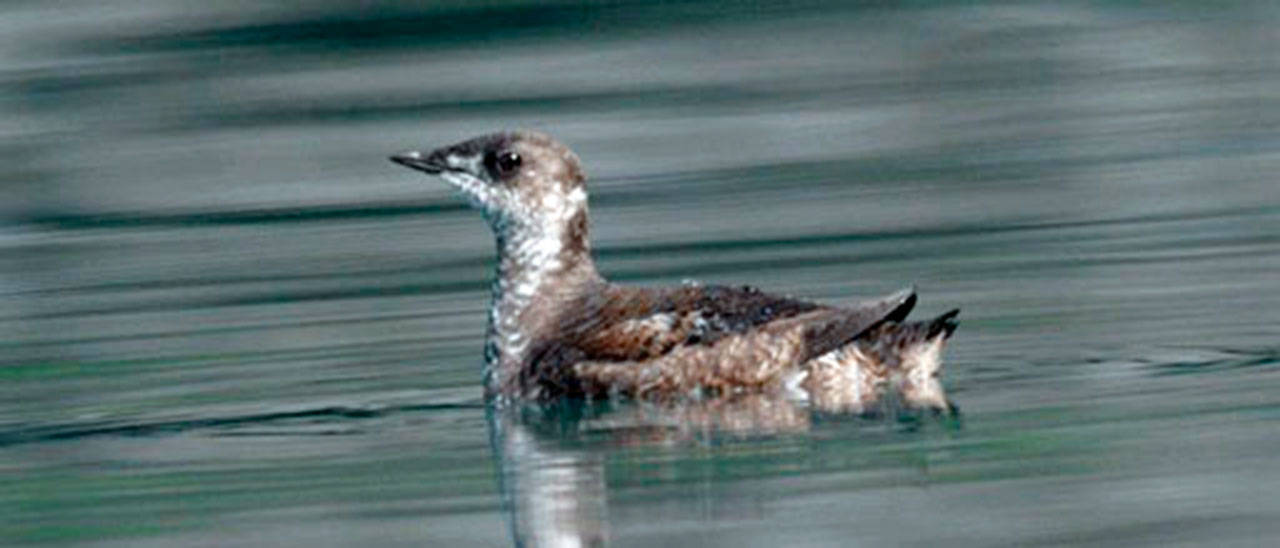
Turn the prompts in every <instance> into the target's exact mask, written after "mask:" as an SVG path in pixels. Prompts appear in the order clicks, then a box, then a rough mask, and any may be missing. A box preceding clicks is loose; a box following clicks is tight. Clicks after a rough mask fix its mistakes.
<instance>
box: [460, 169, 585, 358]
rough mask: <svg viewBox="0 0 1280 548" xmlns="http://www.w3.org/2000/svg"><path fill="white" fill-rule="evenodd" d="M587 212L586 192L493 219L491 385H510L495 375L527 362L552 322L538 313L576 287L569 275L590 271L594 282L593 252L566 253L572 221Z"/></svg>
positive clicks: (489, 338) (488, 355)
mask: <svg viewBox="0 0 1280 548" xmlns="http://www.w3.org/2000/svg"><path fill="white" fill-rule="evenodd" d="M585 210H586V192H585V191H583V190H581V189H577V190H574V191H573V192H571V193H570V194H569V195H568V196H564V197H560V196H558V195H555V196H551V195H549V197H544V198H543V200H542V203H540V204H537V205H536V206H534V207H529V208H520V209H516V210H515V211H505V212H503V213H502V214H497V215H488V217H489V221H490V224H491V226H492V228H493V230H494V233H495V236H496V238H497V247H498V264H497V272H496V273H495V274H496V276H495V279H494V282H493V286H492V293H493V295H492V299H493V300H492V303H491V305H490V308H489V329H488V336H487V337H486V341H485V366H486V377H487V378H488V381H489V382H500V383H501V382H506V379H495V378H493V375H495V373H496V372H497V371H513V370H516V368H514V367H511V365H515V364H518V363H520V362H521V361H522V360H523V359H524V357H525V355H526V353H527V352H528V351H529V350H530V344H531V342H532V340H531V339H532V338H534V337H535V336H536V334H537V333H538V332H540V331H541V330H542V329H543V328H544V325H542V324H543V323H545V322H547V321H550V320H551V318H549V317H547V316H546V315H545V314H537V313H534V311H535V310H536V309H538V308H539V305H550V304H552V303H554V302H556V301H558V300H560V298H561V297H562V296H563V295H561V294H560V293H559V292H558V291H557V290H558V289H560V288H561V287H562V284H566V283H568V284H569V286H572V285H573V282H574V281H575V279H573V278H572V276H567V273H568V272H569V271H570V270H573V269H575V268H577V267H581V266H584V265H585V266H586V267H587V268H588V269H589V275H590V276H591V277H594V276H595V270H594V266H592V265H591V259H590V257H589V252H587V253H588V256H586V257H579V256H574V255H572V254H570V253H566V250H565V244H566V241H565V239H566V232H567V231H568V230H569V224H570V221H571V219H573V217H574V216H575V215H577V214H578V213H579V212H585ZM535 219H536V220H535ZM586 249H587V248H586V247H583V249H582V250H583V251H584V252H586ZM504 364H506V365H507V366H505V367H504Z"/></svg>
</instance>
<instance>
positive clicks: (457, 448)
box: [0, 2, 1280, 546]
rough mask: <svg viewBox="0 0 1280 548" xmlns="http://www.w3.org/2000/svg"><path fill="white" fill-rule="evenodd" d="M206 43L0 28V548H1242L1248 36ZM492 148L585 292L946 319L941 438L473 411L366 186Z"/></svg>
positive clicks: (596, 414) (681, 12)
mask: <svg viewBox="0 0 1280 548" xmlns="http://www.w3.org/2000/svg"><path fill="white" fill-rule="evenodd" d="M219 6H222V7H219ZM219 6H214V7H209V6H204V5H197V4H186V3H171V2H129V3H114V4H112V3H107V4H102V3H79V4H56V5H46V4H43V3H36V2H16V3H11V4H9V5H7V6H6V7H4V8H0V10H2V13H4V17H2V18H0V28H2V29H3V32H0V36H3V38H2V39H0V43H3V47H2V48H0V55H3V58H4V61H5V63H4V67H5V68H4V69H3V71H2V72H0V80H2V81H3V86H0V102H3V104H4V105H5V112H6V114H7V116H6V121H7V122H8V123H6V124H4V128H3V129H2V130H0V159H2V160H3V161H0V174H2V175H3V180H4V181H5V182H6V184H5V185H3V188H2V189H0V198H2V199H0V365H2V367H0V471H2V472H3V475H4V477H5V478H6V482H5V483H6V487H5V488H4V489H3V490H0V544H6V545H72V544H80V545H100V546H173V545H195V546H215V545H288V546H294V545H300V544H308V545H317V546H350V545H356V544H361V543H363V544H366V545H376V546H399V545H405V546H419V545H441V546H444V545H509V544H511V543H512V542H513V541H517V540H518V541H522V542H527V543H530V544H533V543H536V542H539V541H550V540H568V539H572V538H580V539H583V540H586V541H593V540H604V541H607V542H609V543H611V544H616V545H622V546H652V545H659V544H665V545H695V544H696V545H726V546H742V545H759V546H775V545H850V544H858V545H873V546H874V545H892V546H901V545H917V544H918V545H924V544H936V543H938V542H947V543H949V544H951V545H962V546H983V545H1009V544H1018V545H1059V544H1090V545H1117V546H1120V545H1123V546H1131V545H1143V544H1147V545H1154V544H1159V545H1176V544H1186V545H1191V544H1197V545H1199V544H1207V543H1213V544H1215V545H1246V546H1250V545H1258V544H1259V543H1264V544H1265V543H1266V541H1267V539H1272V538H1276V537H1277V536H1280V525H1277V524H1278V523H1280V519H1277V518H1280V498H1277V497H1276V496H1275V492H1276V491H1277V488H1280V461H1277V459H1275V457H1274V455H1276V454H1277V453H1278V452H1280V438H1277V437H1276V436H1275V432H1276V431H1277V426H1280V366H1278V363H1280V358H1278V356H1280V343H1278V342H1277V341H1278V340H1280V337H1278V336H1280V318H1278V317H1277V314H1276V312H1275V310H1276V309H1277V306H1280V276H1276V272H1280V184H1278V183H1277V181H1276V175H1275V174H1276V173H1280V131H1277V127H1280V101H1277V95H1276V93H1275V90H1276V89H1280V56H1278V55H1277V54H1276V50H1275V47H1274V44H1275V39H1276V38H1277V36H1276V31H1275V29H1276V28H1280V26H1277V23H1280V12H1277V10H1276V9H1275V6H1273V5H1272V4H1271V3H1267V2H1237V3H1232V4H1231V5H1230V6H1229V7H1216V8H1214V9H1212V10H1209V9H1205V8H1200V7H1198V6H1195V5H1190V4H1187V5H1180V6H1176V7H1161V8H1159V9H1157V8H1156V7H1154V6H1149V7H1148V6H1137V5H1133V4H1130V3H1114V4H1113V3H1106V2H1095V3H1090V4H1086V5H1080V6H1071V7H1068V6H1060V5H1056V4H1052V3H1044V4H1028V5H1003V4H1001V5H987V6H978V5H970V4H967V3H929V4H927V5H926V4H920V5H914V6H910V7H903V8H874V9H870V8H849V7H842V6H832V5H825V4H823V3H820V2H802V3H799V4H796V5H790V6H788V7H786V8H762V7H759V6H755V5H749V4H745V3H742V4H738V3H732V4H711V3H701V2H688V3H684V4H682V5H681V6H679V8H678V9H673V8H671V7H670V6H666V7H664V8H653V7H648V6H645V5H626V4H620V5H609V6H607V7H595V8H584V7H579V6H569V5H565V6H556V7H540V6H533V5H525V4H518V3H517V4H513V5H509V6H503V5H490V6H488V7H483V8H477V7H468V6H467V5H465V4H461V3H459V4H452V3H446V4H441V5H438V6H436V7H430V8H421V7H416V6H415V5H409V4H407V3H406V4H399V3H394V2H375V3H362V4H361V5H360V6H361V7H359V8H353V7H350V6H346V5H342V4H339V3H325V2H319V3H312V4H310V5H309V6H308V7H305V8H299V7H296V6H291V7H289V8H287V9H285V8H276V7H262V6H258V5H257V4H252V5H249V4H238V3H237V4H226V5H225V6H223V5H219ZM514 127H530V128H536V129H540V130H543V131H546V132H549V133H552V134H554V135H556V136H557V137H559V138H560V139H562V140H563V141H565V142H566V143H568V144H570V145H571V146H572V147H574V149H575V150H577V152H578V153H579V155H580V156H581V157H582V158H583V160H584V162H585V164H586V168H587V171H588V173H589V174H590V175H591V176H592V179H591V183H590V184H591V190H592V213H593V234H594V236H595V239H596V249H597V251H598V254H599V261H598V262H599V264H600V266H601V269H602V270H603V271H604V272H605V273H606V274H607V275H608V276H610V277H612V278H614V279H617V280H621V281H625V282H628V283H642V284H666V283H679V281H681V280H683V279H687V278H694V279H699V280H703V281H706V282H710V283H752V284H755V285H759V286H761V287H764V288H766V289H769V290H772V291H777V292H780V293H790V294H794V295H802V296H806V297H810V298H814V299H820V300H824V301H828V302H847V301H851V300H855V299H858V298H862V297H868V296H872V295H878V294H883V293H887V292H890V291H893V290H895V289H898V288H900V287H902V286H905V285H907V284H911V283H915V284H918V286H919V287H920V292H921V298H922V300H921V305H920V313H921V314H935V313H939V312H942V311H944V310H948V309H950V308H953V307H960V308H962V309H963V313H962V316H961V327H960V330H959V331H958V332H957V334H956V337H955V339H954V341H953V344H952V345H951V347H950V348H949V350H948V360H949V361H948V372H947V385H948V387H949V390H950V395H951V397H952V398H953V399H954V400H955V402H956V403H957V404H958V406H959V407H960V410H961V416H960V417H959V418H958V419H955V420H945V419H936V418H930V417H911V416H902V417H893V416H891V417H880V418H859V417H845V416H829V415H819V416H813V415H812V414H810V413H807V412H805V411H804V410H802V409H801V410H795V409H790V408H786V407H761V406H762V405H767V404H760V405H756V406H754V407H750V406H749V407H747V408H746V410H742V409H730V410H724V409H684V410H681V411H680V412H676V413H673V412H671V411H670V410H664V409H658V408H653V407H651V406H644V405H635V404H626V403H616V404H613V405H605V406H599V407H590V408H585V409H583V408H572V407H570V408H563V409H562V408H554V409H544V410H522V411H519V412H511V413H494V412H492V410H489V409H486V407H485V406H484V404H483V401H482V400H481V398H480V388H479V361H480V348H481V338H482V334H483V325H484V318H485V306H486V301H487V295H486V291H487V280H488V276H489V274H490V269H491V268H492V254H493V244H492V241H491V239H490V238H491V237H490V235H489V233H488V231H487V228H486V227H485V226H484V224H483V223H482V222H481V221H480V220H479V216H478V215H476V214H475V213H474V212H473V211H470V210H468V209H467V208H466V207H465V205H464V204H463V203H462V202H461V201H460V200H458V199H457V198H456V197H454V196H451V195H450V194H449V192H448V190H447V189H446V188H445V187H444V185H441V184H439V183H437V182H434V181H430V180H427V179H424V178H422V177H420V176H419V175H417V174H414V173H411V172H408V171H406V170H403V169H402V168H399V167H397V166H394V165H392V164H391V163H389V162H387V161H386V159H385V158H386V156H387V155H388V154H389V153H391V152H394V151H397V150H402V149H405V148H418V147H432V146H437V145H442V144H447V143H451V142H454V141H457V140H460V139H462V138H466V137H470V136H472V135H474V134H478V133H482V132H488V131H494V130H498V129H504V128H514ZM733 425H737V426H736V427H735V426H733Z"/></svg>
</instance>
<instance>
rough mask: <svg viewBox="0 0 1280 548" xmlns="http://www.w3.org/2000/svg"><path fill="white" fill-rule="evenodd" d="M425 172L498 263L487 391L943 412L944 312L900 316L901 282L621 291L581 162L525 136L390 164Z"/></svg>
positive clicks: (503, 395)
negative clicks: (846, 295) (827, 290)
mask: <svg viewBox="0 0 1280 548" xmlns="http://www.w3.org/2000/svg"><path fill="white" fill-rule="evenodd" d="M391 159H392V160H393V161H395V162H397V163H399V164H403V165H405V166H408V167H411V168H413V169H417V170H419V171H424V172H426V173H428V174H431V175H437V176H439V177H441V178H443V179H444V180H445V181H446V182H448V183H449V184H451V185H453V186H454V187H456V188H457V189H459V190H461V191H462V193H463V194H465V195H466V196H467V197H468V198H469V199H470V200H471V202H472V203H473V204H474V205H475V206H476V207H478V208H479V209H481V210H482V211H483V212H484V216H485V218H486V219H487V220H488V221H489V225H490V226H491V227H492V229H493V232H494V235H495V237H496V239H497V247H498V266H497V276H496V278H495V280H494V283H493V304H492V307H491V308H490V311H489V327H488V333H487V336H486V342H485V365H486V368H485V389H486V393H487V394H488V395H489V396H491V397H497V398H500V399H503V400H507V399H519V398H527V399H537V400H546V399H549V398H555V397H560V396H586V397H606V396H611V395H628V396H634V397H641V398H663V397H671V396H681V395H688V394H697V395H708V394H729V393H738V392H775V391H776V392H781V393H785V394H786V395H788V397H796V398H801V399H807V400H808V401H810V402H811V403H812V404H813V405H814V406H815V407H816V408H819V409H823V410H830V411H854V412H860V411H864V410H866V409H868V408H869V407H870V406H872V405H876V404H877V403H879V402H880V400H881V398H882V397H883V396H884V395H885V394H886V393H888V392H892V393H894V394H896V395H897V396H899V398H900V399H901V401H902V402H904V403H906V404H908V405H910V406H916V407H926V408H935V409H945V408H948V407H949V405H950V404H949V403H948V402H947V400H946V396H945V394H944V392H943V390H942V385H941V383H940V382H939V375H940V372H941V361H942V359H941V353H942V349H943V346H944V345H945V342H946V339H947V338H948V337H949V336H950V335H951V333H952V331H953V330H954V329H955V327H956V323H955V317H956V314H957V313H958V311H956V310H953V311H951V312H948V313H946V314H943V315H942V316H939V317H937V318H934V319H932V320H928V321H924V322H914V323H902V322H903V320H904V319H905V318H906V316H907V314H908V313H909V312H910V311H911V308H912V307H913V306H914V305H915V301H916V297H915V292H914V290H913V289H908V290H903V291H900V292H898V293H895V294H893V295H890V296H888V297H885V298H882V299H878V300H874V301H870V302H866V303H861V304H857V305H853V306H846V307H837V306H826V305H820V304H815V303H810V302H806V301H802V300H797V299H792V298H790V297H779V296H773V295H769V294H766V293H762V292H760V291H758V290H756V289H754V288H751V287H745V286H744V287H720V286H702V285H696V284H686V285H684V286H680V287H670V288H645V287H629V286H623V285H618V284H613V283H610V282H608V281H606V280H605V279H604V278H602V277H601V276H600V274H599V273H598V272H597V271H596V267H595V263H594V261H593V260H592V256H591V243H590V240H589V238H588V219H587V191H586V176H585V175H584V174H583V172H582V168H581V165H580V163H579V161H578V157H577V156H576V155H575V154H574V153H573V152H572V151H570V150H569V149H568V148H567V147H565V146H564V145H562V144H560V143H558V142H556V141H555V140H553V139H551V138H550V137H548V136H546V135H543V134H540V133H534V132H524V131H521V132H511V133H497V134H492V135H485V136H482V137H477V138H474V139H471V140H468V141H464V142H461V143H458V144H455V145H451V146H447V147H443V148H439V149H436V150H434V151H431V152H429V153H424V152H416V151H413V152H404V153H400V154H396V155H395V156H392V158H391Z"/></svg>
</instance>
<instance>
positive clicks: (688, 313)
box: [561, 286, 915, 362]
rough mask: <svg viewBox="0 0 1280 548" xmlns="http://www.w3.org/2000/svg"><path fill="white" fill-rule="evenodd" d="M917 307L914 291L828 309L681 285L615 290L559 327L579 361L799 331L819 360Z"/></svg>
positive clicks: (644, 356)
mask: <svg viewBox="0 0 1280 548" xmlns="http://www.w3.org/2000/svg"><path fill="white" fill-rule="evenodd" d="M914 304H915V291H914V290H913V289H908V290H903V291H899V292H898V293H895V294H893V295H890V296H887V297H884V298H881V299H876V300H873V301H868V302H864V303H859V304H857V305H854V306H851V307H840V308H834V307H826V306H820V305H817V304H814V303H810V302H806V301H801V300H796V299H792V298H789V297H779V296H775V295H770V294H767V293H763V292H760V291H758V290H756V289H754V288H751V287H722V286H705V287H704V286H687V287H680V288H673V289H646V288H634V287H622V286H613V287H610V288H609V289H608V290H607V291H604V292H602V293H600V294H599V295H596V296H592V297H591V298H590V299H589V302H583V303H581V306H578V307H576V310H577V313H575V314H574V315H572V316H570V317H568V318H566V325H563V326H561V328H562V331H561V333H564V334H566V335H567V337H565V338H564V339H563V340H566V341H571V342H570V344H571V345H572V346H573V347H574V349H575V352H574V354H576V355H577V357H578V358H579V359H586V360H593V361H629V362H631V361H645V360H648V359H654V358H658V357H661V356H664V355H667V354H669V353H671V352H673V351H675V350H678V349H681V348H685V347H689V346H697V345H711V344H714V343H715V341H717V340H719V339H722V338H724V337H726V336H730V335H740V334H747V333H749V332H751V331H753V330H759V331H761V332H764V331H768V330H769V326H771V325H782V324H783V323H786V324H789V325H794V323H795V322H797V321H798V322H801V323H802V324H803V325H804V330H803V339H804V345H805V347H806V348H807V349H808V351H807V352H806V355H808V356H810V357H811V356H817V355H820V354H822V353H824V352H826V351H828V350H831V349H833V348H836V347H837V346H840V345H841V344H844V343H845V342H848V341H850V340H852V339H853V338H855V337H857V336H858V335H859V334H861V333H862V332H863V331H865V330H867V329H868V328H870V327H872V326H874V325H876V324H878V323H880V322H882V321H885V320H894V321H897V320H901V319H902V318H905V317H906V315H907V313H908V312H910V310H911V307H912V306H914Z"/></svg>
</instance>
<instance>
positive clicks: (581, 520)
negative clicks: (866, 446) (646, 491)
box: [489, 385, 958, 546]
mask: <svg viewBox="0 0 1280 548" xmlns="http://www.w3.org/2000/svg"><path fill="white" fill-rule="evenodd" d="M930 389H931V390H936V392H934V393H935V394H936V395H937V396H938V397H939V398H940V399H939V400H938V401H940V402H942V405H941V406H935V407H930V408H926V409H918V408H907V407H904V406H902V405H901V404H900V403H899V402H898V401H893V400H890V401H877V402H875V405H872V406H867V405H862V406H857V407H851V406H848V405H846V404H845V403H847V402H845V403H842V404H841V405H833V406H823V405H820V404H819V403H817V402H798V401H795V400H792V399H788V398H786V397H783V396H780V395H769V394H743V395H737V396H734V397H718V398H707V399H690V400H681V401H665V402H603V403H602V402H582V401H562V402H558V403H556V404H552V405H510V406H501V407H496V406H491V407H490V409H489V426H490V434H491V441H492V443H493V449H494V452H495V454H496V456H497V461H498V463H499V467H500V469H499V482H500V489H501V492H502V496H503V502H504V504H505V505H506V511H507V513H508V517H509V520H510V525H511V529H512V531H511V532H512V536H513V539H514V541H515V545H516V546H600V545H604V544H605V543H606V542H607V540H608V539H609V536H610V535H609V519H608V514H609V512H608V507H609V505H608V491H609V489H608V485H607V482H606V478H605V455H606V454H607V453H608V451H607V449H609V448H616V447H619V446H663V445H677V446H678V445H684V444H698V443H715V442H717V441H719V440H725V439H731V440H750V439H752V438H757V437H773V436H779V435H800V434H804V433H807V432H809V431H810V429H811V428H812V426H813V424H814V419H815V417H824V416H831V415H838V416H845V417H849V416H856V417H859V418H871V419H876V420H886V419H887V420H892V419H893V418H898V419H901V418H903V417H908V418H912V417H914V418H919V417H922V416H941V417H947V418H950V419H956V418H958V413H957V411H956V408H955V407H954V406H953V405H952V404H951V403H950V402H949V401H947V400H946V398H945V394H944V393H943V392H942V388H941V385H938V386H933V387H930Z"/></svg>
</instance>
